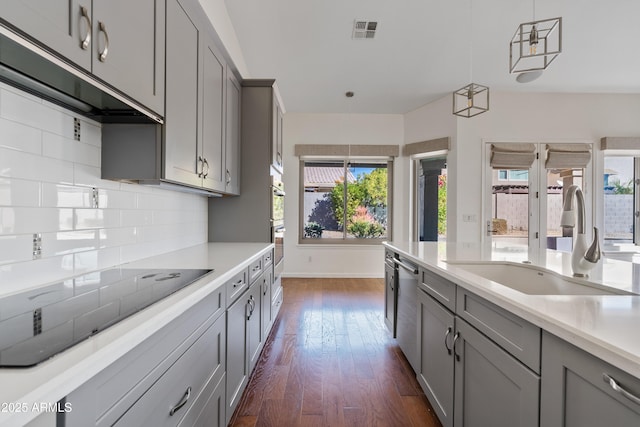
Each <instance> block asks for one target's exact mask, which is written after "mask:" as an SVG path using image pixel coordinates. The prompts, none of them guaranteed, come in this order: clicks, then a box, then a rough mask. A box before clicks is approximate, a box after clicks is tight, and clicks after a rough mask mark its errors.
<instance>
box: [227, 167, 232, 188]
mask: <svg viewBox="0 0 640 427" xmlns="http://www.w3.org/2000/svg"><path fill="white" fill-rule="evenodd" d="M229 184H231V172H229V169H227V185H229Z"/></svg>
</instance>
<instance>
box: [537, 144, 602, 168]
mask: <svg viewBox="0 0 640 427" xmlns="http://www.w3.org/2000/svg"><path fill="white" fill-rule="evenodd" d="M590 161H591V146H590V145H589V144H547V161H546V162H545V167H546V168H547V169H583V168H586V167H587V165H588V164H589V162H590Z"/></svg>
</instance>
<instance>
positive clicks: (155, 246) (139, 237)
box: [0, 83, 207, 295]
mask: <svg viewBox="0 0 640 427" xmlns="http://www.w3.org/2000/svg"><path fill="white" fill-rule="evenodd" d="M74 117H77V118H79V119H80V121H81V132H80V134H81V136H80V141H75V140H74V139H73V118H74ZM100 156H101V125H100V124H99V123H95V122H93V121H91V120H89V119H87V118H85V117H82V116H77V115H75V114H74V113H72V112H69V111H67V110H65V109H63V108H60V107H59V106H57V105H53V104H50V103H48V102H46V101H42V100H40V99H39V98H37V97H35V96H33V95H30V94H25V93H23V92H21V91H19V90H17V89H15V88H12V87H10V86H7V85H5V84H3V83H0V295H2V294H6V293H12V292H17V291H20V290H24V289H26V288H29V287H33V286H38V285H41V284H44V283H49V282H55V281H58V280H61V279H64V278H67V277H70V276H73V275H77V274H82V273H86V272H91V271H95V270H100V269H104V268H109V267H112V266H115V265H118V264H122V263H127V262H131V261H135V260H138V259H141V258H146V257H149V256H153V255H159V254H162V253H166V252H170V251H174V250H177V249H181V248H185V247H189V246H193V245H197V244H200V243H204V242H206V241H207V199H206V197H204V196H200V195H196V194H190V193H180V192H175V191H170V190H164V189H160V188H157V187H152V186H141V185H137V184H127V183H120V182H115V181H107V180H102V179H101V178H100ZM93 188H96V189H97V191H98V203H99V204H98V207H97V208H96V206H95V201H94V199H93ZM33 233H42V255H41V258H40V259H36V260H34V259H33V254H32V250H33Z"/></svg>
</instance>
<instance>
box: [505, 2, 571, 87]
mask: <svg viewBox="0 0 640 427" xmlns="http://www.w3.org/2000/svg"><path fill="white" fill-rule="evenodd" d="M561 52H562V18H561V17H558V18H550V19H541V20H536V0H533V20H532V21H531V22H524V23H522V24H520V25H518V29H517V30H516V32H515V34H514V35H513V37H512V38H511V42H510V43H509V72H510V73H511V74H518V76H516V80H517V81H518V82H520V83H527V82H530V81H533V80H535V79H537V78H538V77H540V76H541V75H542V72H543V71H544V70H546V69H547V67H548V66H549V65H550V64H551V63H552V62H553V60H554V59H556V58H557V57H558V55H559V54H560V53H561Z"/></svg>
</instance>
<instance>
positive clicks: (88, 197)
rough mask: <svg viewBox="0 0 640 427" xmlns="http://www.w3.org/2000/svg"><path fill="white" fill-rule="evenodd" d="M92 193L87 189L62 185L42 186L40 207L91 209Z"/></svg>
mask: <svg viewBox="0 0 640 427" xmlns="http://www.w3.org/2000/svg"><path fill="white" fill-rule="evenodd" d="M92 195H93V191H92V189H91V188H88V187H76V186H74V185H63V184H51V183H43V184H42V207H46V208H92V207H93V204H92Z"/></svg>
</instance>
